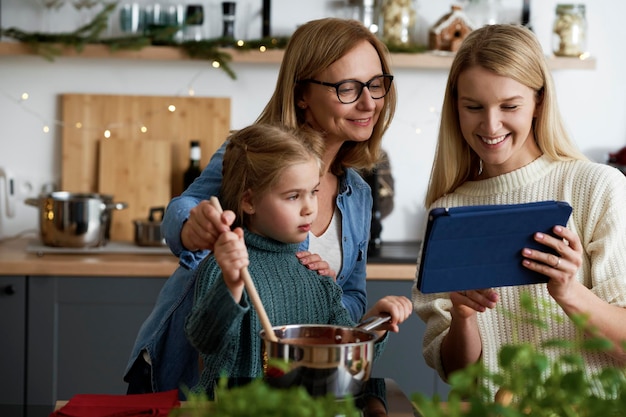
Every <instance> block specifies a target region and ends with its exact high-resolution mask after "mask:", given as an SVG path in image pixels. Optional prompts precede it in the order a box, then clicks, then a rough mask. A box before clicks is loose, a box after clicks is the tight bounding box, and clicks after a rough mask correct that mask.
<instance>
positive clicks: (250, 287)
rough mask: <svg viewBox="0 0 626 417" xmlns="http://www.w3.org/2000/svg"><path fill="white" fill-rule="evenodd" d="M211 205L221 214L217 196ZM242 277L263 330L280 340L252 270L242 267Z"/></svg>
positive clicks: (273, 338) (274, 340)
mask: <svg viewBox="0 0 626 417" xmlns="http://www.w3.org/2000/svg"><path fill="white" fill-rule="evenodd" d="M209 201H210V203H211V205H212V206H213V207H214V208H215V209H216V210H217V211H218V212H219V213H220V214H221V213H222V211H223V210H222V205H221V204H220V201H219V200H218V199H217V197H215V196H213V197H211V199H210V200H209ZM241 277H242V278H243V282H244V285H245V286H246V290H247V291H248V295H249V296H250V299H251V300H252V305H253V306H254V308H255V309H256V312H257V314H258V315H259V320H260V321H261V326H263V330H265V335H266V337H267V338H268V339H269V340H270V341H272V342H278V338H277V337H276V334H275V333H274V329H272V323H270V319H269V318H268V317H267V313H266V312H265V307H263V303H262V302H261V298H260V297H259V293H258V292H257V290H256V287H255V286H254V281H252V277H251V276H250V272H248V268H247V267H245V266H244V267H243V268H241Z"/></svg>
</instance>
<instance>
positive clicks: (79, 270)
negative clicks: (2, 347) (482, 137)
mask: <svg viewBox="0 0 626 417" xmlns="http://www.w3.org/2000/svg"><path fill="white" fill-rule="evenodd" d="M31 241H32V238H19V239H14V240H7V241H4V242H2V243H0V275H20V276H21V275H24V276H53V275H54V276H100V277H104V276H107V277H108V276H124V277H155V278H163V277H168V276H170V275H171V274H172V272H174V270H175V269H176V267H177V265H178V258H176V257H175V256H174V255H171V254H167V253H157V254H155V253H148V252H149V251H146V252H147V253H98V252H97V251H96V252H95V253H92V252H88V251H85V252H84V253H79V254H76V253H32V252H29V251H28V250H27V249H28V246H29V244H30V242H31ZM417 250H418V244H417V243H416V242H403V243H399V242H396V243H392V242H389V243H386V242H385V243H383V247H382V249H381V254H380V256H378V257H373V258H371V259H370V262H369V263H368V266H367V278H368V279H372V280H411V281H412V280H413V279H414V278H415V268H416V264H415V260H416V259H417Z"/></svg>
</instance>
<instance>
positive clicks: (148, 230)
mask: <svg viewBox="0 0 626 417" xmlns="http://www.w3.org/2000/svg"><path fill="white" fill-rule="evenodd" d="M155 214H160V216H159V218H158V220H157V218H156V217H155ZM164 214H165V207H153V208H151V209H150V213H149V214H148V220H144V219H137V220H134V221H133V223H134V224H135V243H136V244H137V245H139V246H164V245H165V238H164V237H163V234H162V233H161V223H162V222H163V215H164Z"/></svg>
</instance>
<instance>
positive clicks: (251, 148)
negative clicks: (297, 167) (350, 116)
mask: <svg viewBox="0 0 626 417" xmlns="http://www.w3.org/2000/svg"><path fill="white" fill-rule="evenodd" d="M322 149H323V143H322V138H321V136H320V134H319V133H318V132H315V131H313V130H312V129H306V128H305V129H302V128H300V129H293V128H287V127H284V126H279V125H268V124H263V123H257V124H253V125H251V126H248V127H246V128H244V129H241V130H238V131H234V132H232V133H231V135H230V136H229V138H228V145H227V146H226V151H225V153H224V161H223V165H222V175H223V179H222V187H221V191H220V198H221V202H222V205H223V208H224V209H229V210H232V211H233V212H235V214H236V215H237V218H236V220H235V224H234V225H233V226H247V225H248V224H247V220H248V218H247V215H246V213H245V212H244V211H243V208H242V200H243V197H244V195H245V193H246V192H250V191H251V192H252V195H253V196H259V195H263V194H264V193H265V192H267V191H269V190H270V189H271V188H272V186H273V185H274V184H275V183H276V182H277V181H278V179H279V178H280V176H281V174H282V172H283V171H284V170H285V169H286V168H288V167H290V166H293V165H294V164H298V163H302V162H308V161H310V160H311V159H313V160H315V161H316V162H317V164H318V165H319V168H320V174H321V172H322V168H323V166H322V159H321V155H322Z"/></svg>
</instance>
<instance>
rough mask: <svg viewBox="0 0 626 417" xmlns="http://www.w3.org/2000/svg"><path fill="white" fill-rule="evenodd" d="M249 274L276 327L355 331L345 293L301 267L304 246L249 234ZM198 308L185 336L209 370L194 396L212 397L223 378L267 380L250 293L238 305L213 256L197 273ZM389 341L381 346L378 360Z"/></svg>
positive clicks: (247, 237)
mask: <svg viewBox="0 0 626 417" xmlns="http://www.w3.org/2000/svg"><path fill="white" fill-rule="evenodd" d="M245 241H246V246H247V248H248V254H249V258H250V265H249V267H248V270H249V271H250V275H251V276H252V280H253V281H254V284H255V286H256V289H257V291H258V293H259V297H260V299H261V301H262V302H263V306H264V307H265V310H266V311H267V315H268V317H269V320H270V322H271V323H272V325H273V326H279V325H286V324H335V325H342V326H354V325H355V323H354V322H353V321H352V319H351V318H350V313H349V312H348V310H346V309H345V308H344V307H343V305H342V303H341V288H340V287H339V286H338V285H337V284H335V283H334V282H333V280H332V279H331V278H329V277H324V276H320V275H318V274H317V273H316V272H314V271H311V270H309V269H307V268H306V267H304V266H303V265H301V264H300V262H299V260H298V259H297V258H296V256H295V253H296V252H297V250H298V244H285V243H280V242H277V241H275V240H270V239H267V238H264V237H261V236H258V235H255V234H253V233H249V232H248V231H246V233H245ZM195 273H196V280H197V281H196V292H195V300H194V306H193V308H192V311H191V313H190V315H189V316H188V317H187V321H186V324H185V332H186V333H187V337H188V339H189V341H190V342H191V344H192V345H193V346H194V347H195V348H196V349H198V350H199V351H200V353H201V356H202V359H203V361H204V369H203V371H202V375H201V376H200V381H199V384H198V386H197V387H196V388H194V391H201V390H204V391H207V392H211V391H212V389H213V386H214V384H215V382H216V380H217V379H219V377H220V376H222V375H225V376H227V377H229V378H256V377H261V376H262V375H263V369H262V357H261V342H262V340H261V337H260V336H259V332H260V331H261V324H260V321H259V317H258V315H257V313H256V310H255V309H254V307H253V306H252V305H251V302H250V299H249V298H248V294H247V292H246V291H245V290H244V294H243V297H242V299H241V302H240V303H239V304H237V303H235V301H234V299H233V297H232V295H231V294H230V292H229V291H228V288H227V287H226V285H225V284H224V280H223V279H222V273H221V270H220V268H219V266H218V264H217V262H216V261H215V258H214V257H213V256H208V257H206V258H205V259H204V260H203V261H202V263H201V264H200V265H199V266H198V268H197V269H196V272H195ZM386 339H387V338H386V337H384V338H381V339H380V340H379V341H378V342H377V343H376V349H375V357H377V356H379V355H380V353H381V351H382V349H383V348H384V345H385V342H386Z"/></svg>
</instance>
